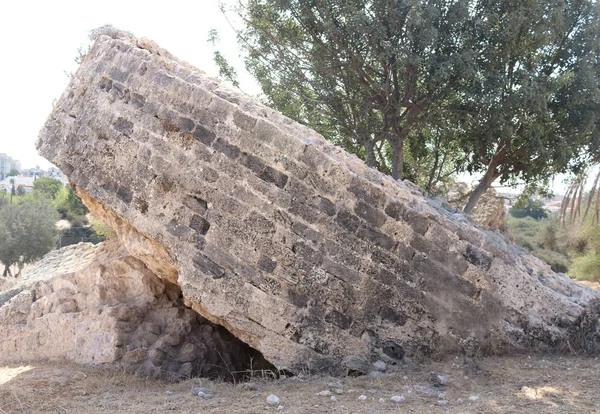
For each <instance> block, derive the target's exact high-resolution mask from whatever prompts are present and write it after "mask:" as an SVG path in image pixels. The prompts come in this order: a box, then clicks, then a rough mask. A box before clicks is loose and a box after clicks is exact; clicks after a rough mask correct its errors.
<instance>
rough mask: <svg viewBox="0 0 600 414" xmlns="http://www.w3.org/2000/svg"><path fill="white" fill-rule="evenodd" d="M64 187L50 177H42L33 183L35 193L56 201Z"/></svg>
mask: <svg viewBox="0 0 600 414" xmlns="http://www.w3.org/2000/svg"><path fill="white" fill-rule="evenodd" d="M64 187H65V185H64V184H63V183H61V182H60V181H58V180H55V179H54V178H50V177H40V178H38V179H36V180H35V181H34V182H33V191H36V192H38V193H41V194H43V195H45V196H46V197H48V198H49V199H51V200H54V199H55V198H56V195H57V194H58V193H59V192H60V191H61V190H62V189H64Z"/></svg>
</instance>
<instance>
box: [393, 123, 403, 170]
mask: <svg viewBox="0 0 600 414" xmlns="http://www.w3.org/2000/svg"><path fill="white" fill-rule="evenodd" d="M392 149H393V151H394V154H393V155H392V178H393V179H394V180H401V179H402V176H403V170H404V137H403V136H402V135H401V134H398V135H396V137H395V139H394V140H393V141H392Z"/></svg>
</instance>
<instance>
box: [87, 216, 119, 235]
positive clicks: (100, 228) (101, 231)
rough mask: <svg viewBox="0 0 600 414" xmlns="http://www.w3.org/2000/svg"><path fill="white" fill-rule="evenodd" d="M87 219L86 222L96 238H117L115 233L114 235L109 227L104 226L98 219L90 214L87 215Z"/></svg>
mask: <svg viewBox="0 0 600 414" xmlns="http://www.w3.org/2000/svg"><path fill="white" fill-rule="evenodd" d="M87 217H88V221H89V222H90V224H91V225H92V229H93V230H94V232H95V233H96V234H97V235H98V236H100V237H102V238H104V239H106V240H108V239H114V238H116V237H117V233H115V231H114V230H113V229H112V228H111V227H110V226H109V225H107V224H105V223H104V222H103V221H101V220H100V219H99V218H98V217H96V216H94V215H93V214H91V213H89V214H88V215H87Z"/></svg>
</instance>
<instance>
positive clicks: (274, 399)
mask: <svg viewBox="0 0 600 414" xmlns="http://www.w3.org/2000/svg"><path fill="white" fill-rule="evenodd" d="M280 402H281V400H280V399H279V397H278V396H276V395H273V394H271V395H269V396H268V397H267V404H269V405H277V406H278V405H279V403H280Z"/></svg>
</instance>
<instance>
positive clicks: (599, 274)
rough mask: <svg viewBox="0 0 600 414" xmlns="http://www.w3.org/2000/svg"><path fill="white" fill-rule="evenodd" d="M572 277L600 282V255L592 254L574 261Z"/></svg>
mask: <svg viewBox="0 0 600 414" xmlns="http://www.w3.org/2000/svg"><path fill="white" fill-rule="evenodd" d="M571 276H572V277H574V278H575V279H579V280H591V281H599V280H600V254H598V253H596V252H592V253H589V254H586V255H584V256H579V257H576V258H575V259H573V265H572V267H571Z"/></svg>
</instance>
